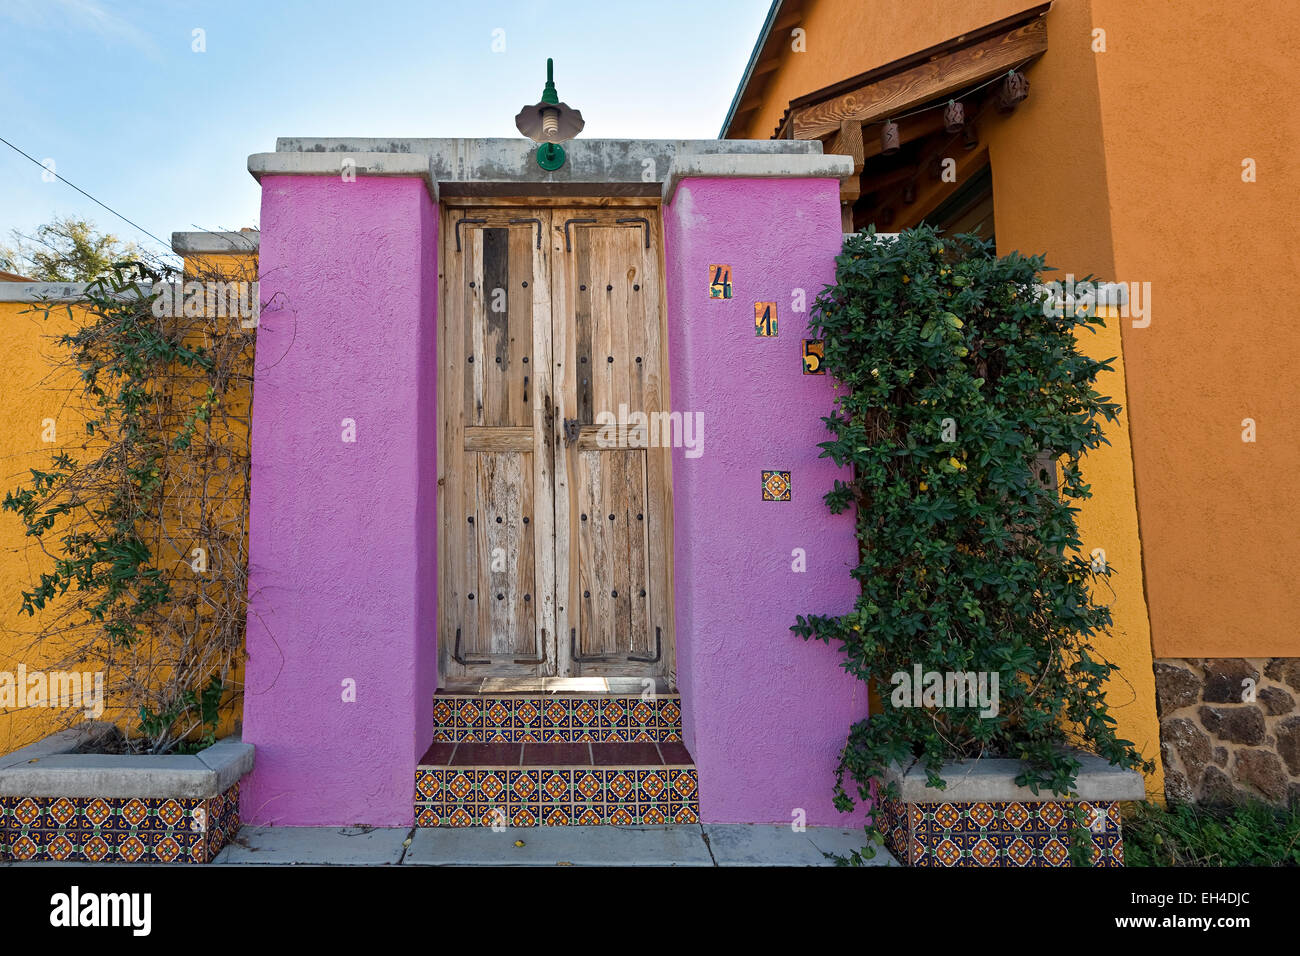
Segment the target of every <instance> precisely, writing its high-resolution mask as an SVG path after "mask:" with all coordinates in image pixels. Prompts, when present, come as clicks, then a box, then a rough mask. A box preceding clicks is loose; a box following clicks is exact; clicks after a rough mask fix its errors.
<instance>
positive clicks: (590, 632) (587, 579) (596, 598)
mask: <svg viewBox="0 0 1300 956" xmlns="http://www.w3.org/2000/svg"><path fill="white" fill-rule="evenodd" d="M576 457H577V459H578V476H577V482H578V487H579V496H578V509H577V510H578V514H577V519H578V521H577V527H576V529H575V533H576V534H577V536H578V542H579V544H578V554H577V575H576V576H577V592H578V595H577V596H578V607H579V613H578V621H577V627H578V639H577V644H578V651H579V654H580V655H581V656H583V657H591V656H593V655H592V653H591V647H592V642H593V640H595V639H596V633H595V632H596V627H597V626H598V622H599V620H600V614H599V610H598V609H599V605H600V595H599V586H598V583H597V582H598V580H599V567H600V563H601V562H600V557H601V556H600V542H599V530H598V529H599V524H598V522H596V520H595V519H594V517H593V516H594V515H595V514H597V513H598V509H599V508H600V453H599V452H579V453H578V454H577V455H576Z"/></svg>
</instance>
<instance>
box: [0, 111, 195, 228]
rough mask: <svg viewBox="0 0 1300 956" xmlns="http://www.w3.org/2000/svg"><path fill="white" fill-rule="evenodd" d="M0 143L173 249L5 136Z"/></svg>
mask: <svg viewBox="0 0 1300 956" xmlns="http://www.w3.org/2000/svg"><path fill="white" fill-rule="evenodd" d="M0 143H4V144H5V145H6V146H8V147H9V148H10V149H12V150H13V151H14V152H15V153H18V154H19V155H20V156H25V157H26V158H27V159H30V160H31V161H32V162H33V163H35V164H36V165H37V166H39V167H41V169H43V170H45V171H46V172H48V173H49V174H50V175H51V176H53V177H54V178H55V179H57V180H58V181H59V182H61V183H66V184H67V185H69V186H71V187H72V188H73V189H75V190H76V191H77V192H79V193H81V195H83V196H85V197H86V198H87V199H89V200H90V201H91V202H93V203H96V204H97V205H100V206H103V207H104V208H105V209H107V210H108V211H109V212H111V213H112V214H113V215H114V216H116V217H117V218H118V219H121V220H122V221H123V222H124V223H126V224H127V225H129V226H133V227H134V228H136V229H139V230H140V231H141V232H143V233H144V234H145V235H146V236H148V237H149V238H150V239H152V240H153V241H154V242H156V243H158V244H159V245H161V246H162V247H163V248H164V249H167V250H170V249H171V243H170V242H163V241H162V240H161V239H159V238H158V237H157V236H155V235H154V234H153V233H152V232H150V231H149V230H148V229H146V228H145V227H144V226H142V225H140V224H139V223H137V222H132V221H131V220H130V219H127V218H126V216H124V215H122V214H121V213H120V212H118V211H117V210H116V209H114V208H113V207H112V206H110V205H108V204H107V203H103V202H100V201H99V200H98V199H96V198H95V197H94V196H92V195H91V194H90V193H88V192H86V191H85V190H84V189H82V188H81V187H80V186H78V185H77V184H76V183H70V182H68V181H67V180H66V179H64V178H63V177H62V176H60V175H59V174H58V173H57V172H55V171H54V170H52V169H50V168H49V167H48V166H46V165H45V164H44V163H42V162H41V161H40V160H39V159H36V158H35V157H34V156H31V155H29V154H27V153H25V152H23V151H22V150H21V149H19V148H18V147H17V146H15V145H14V144H13V143H11V142H9V140H7V139H5V138H4V137H3V136H0Z"/></svg>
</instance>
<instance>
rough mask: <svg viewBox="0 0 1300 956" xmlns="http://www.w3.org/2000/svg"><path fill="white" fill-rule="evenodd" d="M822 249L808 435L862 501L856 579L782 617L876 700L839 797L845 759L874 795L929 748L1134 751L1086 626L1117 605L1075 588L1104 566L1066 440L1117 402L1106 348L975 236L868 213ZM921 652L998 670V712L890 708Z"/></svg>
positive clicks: (1054, 785)
mask: <svg viewBox="0 0 1300 956" xmlns="http://www.w3.org/2000/svg"><path fill="white" fill-rule="evenodd" d="M836 264H837V268H836V283H835V285H833V286H830V287H828V288H826V289H825V290H824V291H823V292H822V294H821V295H820V296H819V297H818V299H817V301H816V304H815V305H814V307H813V310H812V327H813V329H814V330H815V331H816V332H817V334H818V335H819V336H820V337H821V338H822V340H823V341H824V345H825V363H826V367H827V369H828V371H829V374H830V375H832V376H833V377H834V378H835V379H836V380H837V381H838V392H839V394H838V396H837V399H836V407H835V409H834V411H833V412H832V414H831V415H830V416H829V417H827V418H825V419H824V421H825V423H826V425H827V428H828V429H829V431H830V432H831V434H832V435H833V438H832V440H830V441H826V442H823V443H821V445H820V447H821V448H822V449H823V451H822V456H823V457H827V458H830V459H831V460H833V461H834V462H835V463H836V464H837V465H840V466H848V467H850V468H851V469H852V478H851V479H849V480H840V481H837V482H836V483H835V486H834V488H833V489H832V490H831V491H830V492H829V493H828V494H827V495H826V502H827V504H828V505H829V506H830V509H831V510H832V511H833V512H835V513H840V512H843V511H845V510H846V509H849V508H855V509H856V514H857V535H858V540H859V543H860V563H859V564H858V566H857V567H856V568H855V569H853V571H852V572H851V573H852V576H853V578H854V579H855V580H856V581H857V582H858V583H859V585H860V586H861V595H860V596H859V597H858V598H857V600H856V603H855V605H854V607H853V609H852V610H851V611H850V612H849V613H847V614H844V615H841V616H827V615H822V614H811V615H808V616H806V617H805V616H802V615H801V616H799V618H798V620H797V623H796V624H795V625H794V626H793V627H792V630H793V631H795V633H797V634H799V635H800V636H802V637H803V638H804V639H805V640H807V639H818V640H821V641H824V642H826V643H831V642H836V643H837V644H838V645H839V646H840V647H842V648H843V650H844V652H845V655H846V657H845V661H844V667H845V668H846V669H847V670H848V671H849V672H850V673H852V674H854V675H855V676H857V677H858V678H859V679H861V680H863V681H868V682H874V683H875V684H876V686H878V687H879V688H880V689H881V696H882V697H883V698H884V700H885V706H884V707H883V708H882V709H881V710H880V712H879V713H875V714H873V715H872V716H871V717H870V718H869V719H865V720H862V721H860V722H858V723H856V724H854V726H853V727H852V728H851V730H850V732H849V738H848V742H847V744H846V746H845V748H844V751H843V754H842V758H841V762H840V767H839V777H838V780H837V783H836V788H835V794H836V805H837V806H839V807H840V808H841V809H843V810H848V809H850V808H852V806H853V805H854V800H853V798H852V796H851V795H850V793H849V792H848V789H846V785H845V783H846V776H847V777H851V778H852V780H853V781H855V782H856V784H857V793H858V795H859V796H860V797H862V798H863V799H869V798H870V781H872V780H878V779H879V778H880V776H881V773H882V771H883V770H884V769H885V767H886V766H887V765H889V764H890V763H891V762H894V761H898V762H900V763H903V764H908V763H910V762H911V761H912V758H916V757H919V758H921V759H922V761H923V763H924V766H925V767H926V770H927V772H928V776H929V782H930V784H931V785H932V786H942V780H941V779H940V777H939V775H938V772H937V771H938V769H939V767H940V765H941V764H942V763H943V761H945V760H949V759H956V758H963V757H976V756H980V755H987V756H992V757H1014V758H1019V759H1020V760H1022V761H1023V762H1024V763H1023V765H1024V772H1023V773H1022V774H1021V775H1020V777H1018V778H1017V782H1019V783H1021V784H1022V785H1027V786H1029V787H1031V788H1033V790H1034V792H1038V788H1040V787H1045V788H1048V789H1050V790H1052V791H1053V792H1055V793H1058V794H1064V793H1067V792H1068V791H1069V790H1070V788H1071V786H1072V784H1073V782H1074V778H1075V774H1076V773H1077V770H1078V761H1077V760H1075V759H1074V758H1073V757H1072V756H1071V755H1070V752H1069V749H1068V748H1069V746H1071V745H1073V746H1078V745H1080V744H1083V745H1084V747H1085V749H1087V750H1089V751H1091V752H1094V753H1098V754H1100V755H1101V756H1102V757H1104V758H1105V759H1106V760H1108V761H1109V762H1110V763H1112V764H1118V765H1121V766H1125V767H1143V768H1149V767H1150V764H1144V763H1143V761H1142V759H1141V757H1140V756H1139V754H1138V753H1137V752H1136V750H1135V749H1134V747H1133V745H1132V743H1131V742H1129V741H1127V740H1122V739H1120V738H1118V737H1117V736H1116V733H1115V721H1114V718H1112V717H1110V716H1109V715H1108V714H1107V712H1106V703H1105V699H1104V694H1103V687H1104V685H1105V683H1106V681H1107V680H1108V679H1110V678H1111V676H1112V674H1113V672H1114V671H1115V670H1116V668H1115V665H1113V664H1110V663H1107V661H1106V660H1105V659H1104V657H1103V655H1102V654H1101V653H1100V652H1099V651H1098V649H1097V647H1096V646H1095V644H1096V643H1097V641H1098V639H1099V638H1101V637H1103V636H1104V635H1105V633H1106V631H1107V629H1108V627H1109V626H1110V624H1111V616H1110V611H1109V609H1108V608H1107V607H1105V606H1104V605H1101V604H1098V603H1096V602H1094V600H1093V599H1092V596H1091V591H1092V588H1093V587H1094V586H1095V585H1096V584H1097V583H1099V582H1104V581H1105V579H1106V578H1108V577H1109V576H1110V574H1111V573H1113V569H1112V568H1111V567H1110V566H1108V565H1106V564H1105V563H1104V561H1102V562H1100V563H1097V562H1096V561H1094V560H1090V559H1089V557H1087V556H1085V555H1083V554H1081V553H1080V548H1081V542H1080V540H1079V534H1078V529H1077V527H1076V522H1075V515H1076V512H1077V507H1076V505H1077V502H1079V501H1081V500H1083V499H1086V498H1088V497H1090V495H1091V492H1090V489H1089V486H1088V485H1087V484H1086V483H1085V482H1084V479H1083V475H1082V473H1081V472H1080V468H1079V462H1080V458H1081V457H1082V456H1083V455H1084V454H1085V453H1086V452H1088V451H1089V450H1091V449H1094V448H1097V447H1098V446H1099V445H1101V444H1102V443H1104V442H1106V439H1105V437H1104V436H1103V434H1102V427H1103V424H1104V423H1105V422H1115V421H1117V420H1118V418H1119V413H1120V408H1119V406H1118V405H1116V404H1114V403H1113V402H1111V401H1110V400H1109V399H1108V398H1106V397H1105V396H1102V395H1100V394H1098V392H1097V391H1096V390H1095V388H1094V385H1095V383H1096V380H1097V377H1098V376H1099V375H1100V374H1101V373H1102V372H1106V371H1110V370H1111V362H1113V359H1108V360H1104V361H1096V360H1093V359H1091V358H1088V357H1087V356H1085V355H1083V354H1081V353H1080V351H1079V349H1078V347H1077V344H1076V340H1075V336H1076V334H1077V333H1079V332H1083V331H1087V332H1092V331H1093V329H1092V327H1093V326H1096V325H1101V324H1102V320H1101V319H1100V318H1099V317H1097V316H1095V315H1085V314H1078V315H1076V314H1072V313H1066V314H1051V311H1052V310H1049V309H1045V308H1044V301H1045V294H1044V293H1043V291H1042V290H1041V288H1040V286H1039V285H1038V282H1039V275H1040V273H1042V272H1043V271H1044V269H1045V266H1044V263H1043V260H1042V259H1041V258H1040V257H1033V258H1027V257H1024V256H1021V255H1019V254H1018V253H1012V254H1011V255H1008V256H1004V257H1002V258H998V257H997V256H996V255H995V253H994V251H993V248H992V244H991V243H988V242H985V241H983V240H981V239H979V238H978V237H976V236H958V237H955V238H952V237H942V236H941V235H940V234H939V232H937V231H936V230H934V229H931V228H929V227H920V228H917V229H913V230H908V231H906V232H904V233H902V234H900V235H899V236H898V237H897V238H896V239H886V238H878V237H876V236H875V235H874V234H873V233H871V232H864V233H859V234H857V235H854V236H851V237H849V238H848V239H846V241H845V244H844V249H843V253H842V254H841V255H840V256H839V257H838V258H837V259H836ZM1058 311H1064V310H1058ZM1044 456H1047V457H1044ZM1048 458H1050V459H1051V460H1052V461H1055V462H1056V463H1057V464H1058V465H1059V487H1054V484H1056V483H1055V482H1053V481H1052V476H1051V474H1050V471H1051V469H1052V467H1053V466H1052V464H1051V463H1050V461H1048ZM1044 462H1047V464H1044ZM915 664H919V665H921V667H922V669H923V671H926V672H930V671H938V672H976V673H981V672H983V673H987V674H989V675H992V674H997V675H998V692H999V697H1000V707H999V710H998V713H997V715H996V716H981V714H980V711H979V709H978V708H977V707H965V708H949V709H935V708H930V707H920V708H918V707H902V706H890V704H889V702H890V698H891V696H892V695H891V693H890V691H889V689H888V687H889V685H890V684H891V682H892V681H891V678H892V677H893V675H895V674H898V673H904V674H908V675H911V674H912V672H913V665H915Z"/></svg>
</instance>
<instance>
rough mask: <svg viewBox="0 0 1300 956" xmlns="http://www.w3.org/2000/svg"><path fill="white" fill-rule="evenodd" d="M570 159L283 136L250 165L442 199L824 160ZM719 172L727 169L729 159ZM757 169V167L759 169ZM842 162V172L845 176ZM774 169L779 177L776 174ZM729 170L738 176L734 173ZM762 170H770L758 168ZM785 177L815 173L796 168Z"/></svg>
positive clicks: (611, 144) (756, 155)
mask: <svg viewBox="0 0 1300 956" xmlns="http://www.w3.org/2000/svg"><path fill="white" fill-rule="evenodd" d="M564 149H565V152H566V160H565V163H564V165H563V166H561V167H560V168H559V169H557V170H554V171H551V172H547V171H546V170H543V169H542V168H540V167H539V166H538V165H537V162H536V155H535V154H536V151H537V144H536V143H533V142H530V141H529V140H526V139H523V138H522V137H518V138H514V139H504V138H496V139H404V140H394V139H379V138H344V139H295V138H290V139H280V140H277V141H276V152H274V153H255V154H253V155H252V156H250V157H249V160H248V168H249V172H251V173H252V174H253V176H254V177H256V178H257V179H258V180H259V181H260V180H261V178H262V177H263V176H268V175H305V176H337V175H341V174H342V172H343V162H344V160H346V159H351V160H352V162H353V163H355V171H356V174H357V175H358V176H394V175H425V176H427V177H428V178H427V179H426V182H427V183H428V184H429V187H430V194H431V195H433V196H434V198H435V199H436V198H437V197H438V195H440V194H441V193H442V191H443V190H444V189H445V190H446V192H447V194H448V195H451V194H453V192H452V190H453V188H454V189H455V194H456V195H466V194H467V193H469V192H470V191H471V190H472V191H473V192H474V194H478V193H479V192H480V191H481V192H482V193H483V194H484V195H487V194H489V193H491V194H495V195H505V194H510V195H537V196H542V195H630V194H633V193H635V194H637V195H642V194H644V195H652V196H653V195H659V194H660V192H661V187H660V184H662V183H664V182H666V181H667V179H668V177H669V175H670V173H669V170H670V168H671V167H672V166H673V164H674V163H675V162H680V161H682V160H683V159H684V158H685V157H693V156H698V157H710V156H711V157H718V158H719V159H725V158H735V159H739V160H741V161H744V160H747V159H768V160H772V161H773V164H768V165H767V166H764V167H763V168H765V169H776V170H780V169H784V168H786V167H785V166H784V165H783V161H787V162H789V163H793V164H794V165H795V166H798V165H799V162H800V161H801V160H807V159H809V158H811V157H817V158H821V156H822V152H821V149H822V146H821V143H820V142H818V141H816V140H807V141H804V140H655V139H645V140H637V139H626V140H625V139H576V140H572V141H570V142H568V143H565V144H564ZM723 168H724V171H723V172H721V173H718V175H728V173H727V172H726V171H725V170H727V169H730V170H734V169H735V168H736V167H735V166H734V165H727V164H726V163H724V165H723ZM755 168H757V167H755ZM839 168H840V167H839V165H835V175H839ZM776 174H777V173H773V174H772V175H776ZM730 175H739V174H737V173H735V172H734V171H733V172H731V173H730ZM755 175H769V173H756V174H755ZM784 175H809V174H808V173H800V172H790V171H789V170H788V169H787V171H786V172H785V173H784Z"/></svg>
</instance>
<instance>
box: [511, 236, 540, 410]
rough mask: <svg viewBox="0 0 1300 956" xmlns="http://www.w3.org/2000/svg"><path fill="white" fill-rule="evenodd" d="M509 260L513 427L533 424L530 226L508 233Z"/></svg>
mask: <svg viewBox="0 0 1300 956" xmlns="http://www.w3.org/2000/svg"><path fill="white" fill-rule="evenodd" d="M508 235H509V250H508V252H509V260H508V266H509V268H508V269H507V277H506V305H507V309H508V311H507V313H506V326H507V334H508V337H509V341H508V343H507V349H506V360H505V361H506V369H505V372H506V377H507V382H508V396H509V401H508V406H509V408H508V411H507V413H506V420H507V421H509V422H510V424H512V425H524V426H528V425H531V424H532V415H531V414H530V413H529V405H530V402H531V399H532V398H533V391H534V390H533V388H532V384H533V378H534V374H533V317H534V316H535V315H537V314H538V313H536V312H535V311H534V309H533V297H532V294H531V286H532V285H533V271H534V267H535V262H534V260H533V253H534V252H535V251H536V249H535V245H536V244H535V241H534V236H535V234H534V231H533V227H532V224H531V223H526V224H525V223H521V224H519V225H516V226H514V227H512V228H511V229H510V230H508Z"/></svg>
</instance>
